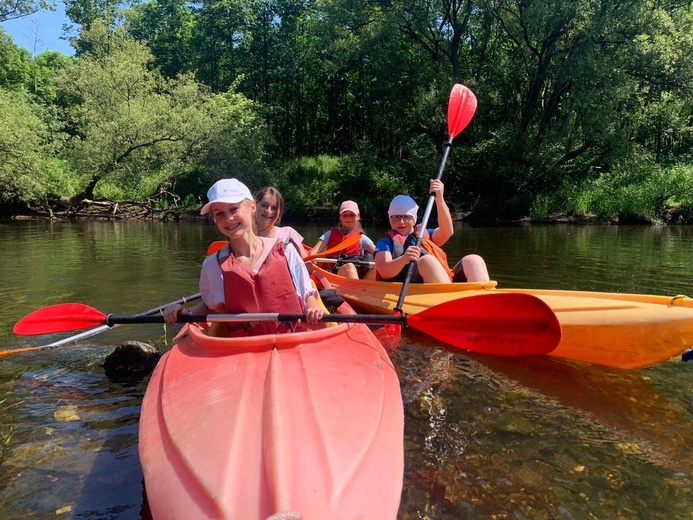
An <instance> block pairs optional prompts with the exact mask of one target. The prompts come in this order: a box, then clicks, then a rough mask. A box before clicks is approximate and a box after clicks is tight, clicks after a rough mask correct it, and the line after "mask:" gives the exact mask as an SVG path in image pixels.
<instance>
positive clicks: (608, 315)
mask: <svg viewBox="0 0 693 520" xmlns="http://www.w3.org/2000/svg"><path fill="white" fill-rule="evenodd" d="M315 270H316V271H317V273H318V275H322V276H324V277H325V278H326V279H327V280H328V281H329V283H330V285H331V286H332V288H334V289H335V290H336V291H337V292H338V293H339V294H340V295H341V296H342V298H344V299H345V300H346V301H347V302H349V303H350V304H351V305H352V306H353V307H354V308H355V309H357V310H358V311H360V312H367V313H371V314H377V313H383V314H390V313H392V312H393V309H394V307H395V305H396V304H397V299H398V297H399V293H400V290H401V288H402V284H401V283H393V282H375V281H366V280H350V279H347V278H343V277H341V276H337V275H335V274H332V273H329V272H327V271H324V270H322V269H319V268H316V269H315ZM496 292H505V293H509V292H521V293H527V294H532V295H534V296H537V297H539V298H541V299H542V300H544V301H545V302H546V303H547V304H548V305H549V307H551V309H552V310H553V311H554V312H555V313H556V316H557V317H558V321H559V322H560V324H561V328H562V330H563V336H562V339H561V342H560V344H559V345H558V347H557V348H556V349H555V350H554V351H553V352H551V353H550V354H549V355H550V356H557V357H561V358H566V359H573V360H577V361H584V362H587V363H593V364H597V365H605V366H611V367H617V368H624V369H638V368H644V367H648V366H651V365H655V364H657V363H661V362H663V361H667V360H668V359H670V358H671V357H673V356H677V355H680V354H681V353H682V352H684V351H685V350H686V349H687V348H689V347H691V346H692V345H693V300H692V299H690V298H688V297H685V296H674V297H670V296H654V295H640V294H619V293H598V292H586V291H558V290H538V289H499V288H498V287H497V283H496V282H495V281H491V282H486V283H455V284H410V285H409V289H408V290H407V295H406V298H405V302H404V306H403V311H404V312H406V313H409V314H411V313H417V312H420V311H422V310H425V309H427V308H429V307H431V306H434V305H437V304H440V303H443V302H447V301H450V300H454V299H457V298H464V297H466V296H472V295H478V294H490V293H496Z"/></svg>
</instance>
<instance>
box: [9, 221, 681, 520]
mask: <svg viewBox="0 0 693 520" xmlns="http://www.w3.org/2000/svg"><path fill="white" fill-rule="evenodd" d="M456 226H457V228H456V234H455V237H453V239H452V241H451V243H450V244H449V245H448V246H447V247H446V249H447V250H448V253H449V257H450V258H451V259H452V260H457V258H459V257H460V256H461V255H462V254H463V253H469V252H477V253H480V254H482V255H483V256H484V257H485V258H486V260H487V263H488V266H489V271H490V272H491V276H492V278H493V279H495V280H498V283H499V286H501V287H525V288H550V289H575V290H594V291H613V292H633V293H651V294H664V295H675V294H688V295H693V277H691V274H690V266H691V258H692V257H693V228H690V227H678V226H668V227H634V226H633V227H623V226H579V227H578V226H570V225H556V226H521V227H490V228H481V227H469V226H466V225H462V224H459V223H457V224H456ZM296 227H297V229H298V230H299V231H300V232H301V233H302V234H303V235H304V237H306V242H307V243H308V244H311V245H312V244H313V243H315V242H316V241H317V238H318V236H319V235H320V234H321V232H322V231H324V229H325V228H326V226H325V225H320V226H305V225H304V226H296ZM376 235H377V233H371V236H376ZM219 238H220V237H219V236H218V235H217V234H216V232H215V230H214V228H213V226H212V225H211V224H209V223H199V222H194V223H158V222H157V223H151V222H49V221H28V222H8V221H4V222H0V280H2V281H1V282H0V296H1V299H2V303H3V305H2V306H1V307H0V349H3V350H6V349H13V348H19V347H23V346H29V345H45V344H47V343H50V342H52V341H56V340H58V339H61V338H63V337H66V336H68V335H69V334H62V335H57V334H56V335H49V336H42V337H36V338H21V337H18V336H15V335H13V334H12V326H13V324H14V323H15V322H16V321H17V320H18V319H19V318H21V317H22V316H24V315H26V314H28V313H29V312H31V311H33V310H35V309H37V308H40V307H43V306H46V305H50V304H55V303H64V302H81V303H85V304H88V305H91V306H92V307H95V308H97V309H99V310H101V311H103V312H105V313H109V312H112V313H114V314H119V315H125V314H135V313H138V312H142V311H145V310H148V309H151V308H153V307H157V306H158V305H161V304H163V303H166V302H169V301H173V300H176V299H178V298H180V297H182V296H187V295H191V294H194V293H196V292H197V276H198V273H199V265H200V262H201V260H202V258H203V256H204V252H205V250H206V247H207V245H208V244H209V243H210V242H211V241H213V240H218V239H219ZM174 332H175V331H171V330H165V329H164V328H163V327H162V326H159V325H130V326H122V327H118V328H115V329H112V330H109V331H107V332H105V333H103V334H100V335H98V336H94V337H92V338H89V339H85V340H83V341H81V342H78V343H76V344H72V345H67V346H62V347H59V348H55V349H51V350H43V351H39V352H26V353H21V354H15V355H12V356H7V357H2V358H0V464H1V465H0V482H2V485H1V487H0V518H3V519H15V518H16V519H23V518H41V519H42V518H46V519H47V518H61V519H63V518H64V519H93V520H97V519H99V520H101V519H134V520H135V519H137V520H138V519H141V518H146V514H145V513H143V510H142V509H143V488H142V473H141V469H140V466H139V462H138V459H137V421H138V417H139V407H140V403H141V399H142V396H143V394H144V391H145V389H146V384H147V381H146V380H144V381H142V382H139V383H131V384H123V383H115V382H111V381H110V380H109V379H108V378H106V377H105V375H104V373H103V369H102V367H101V363H102V362H103V360H104V358H105V357H106V356H107V355H108V354H109V353H110V352H111V351H113V349H114V348H115V347H116V346H117V345H120V344H121V343H123V342H124V341H129V340H139V341H148V342H152V343H157V344H163V341H164V338H168V339H170V338H171V337H172V335H173V333H174ZM391 357H392V360H393V362H394V364H395V366H396V368H397V371H398V374H399V375H400V381H401V387H402V394H403V396H404V404H405V415H406V422H405V482H404V491H403V495H402V503H401V507H400V513H399V516H398V518H400V519H460V518H464V519H481V518H494V519H503V518H512V519H595V518H596V519H608V520H610V519H616V518H619V519H660V518H661V519H667V520H669V519H692V518H693V486H692V485H691V484H692V482H693V395H692V393H691V388H692V383H693V362H689V363H683V362H682V361H681V358H680V357H678V358H674V359H672V360H670V361H669V362H666V363H662V364H660V365H658V366H655V367H651V368H647V369H643V370H640V371H621V370H615V369H607V368H603V367H596V366H591V365H586V364H581V363H575V362H568V361H561V360H559V359H553V358H534V359H528V358H522V359H521V358H508V359H498V358H487V357H483V356H475V355H472V354H470V355H465V354H462V353H452V352H450V351H448V350H445V349H443V348H441V346H440V344H439V343H437V342H436V341H435V340H431V339H429V338H427V337H425V336H423V335H420V334H415V333H412V332H410V331H408V332H407V334H406V336H405V338H404V340H403V344H402V345H401V347H400V348H399V349H398V350H396V351H395V352H393V353H392V354H391ZM193 520H194V519H193ZM308 520H312V519H308Z"/></svg>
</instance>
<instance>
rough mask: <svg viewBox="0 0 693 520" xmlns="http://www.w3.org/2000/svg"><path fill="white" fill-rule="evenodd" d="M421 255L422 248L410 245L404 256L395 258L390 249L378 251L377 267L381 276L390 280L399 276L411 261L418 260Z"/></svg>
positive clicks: (376, 257) (376, 255) (376, 256)
mask: <svg viewBox="0 0 693 520" xmlns="http://www.w3.org/2000/svg"><path fill="white" fill-rule="evenodd" d="M420 256H421V248H419V247H416V246H409V247H408V248H407V250H406V251H405V252H404V254H402V256H400V257H397V258H394V259H393V258H392V254H391V253H390V252H389V251H378V252H377V253H376V254H375V268H376V269H377V270H378V274H379V275H380V276H381V277H383V278H385V279H386V280H389V279H390V278H394V277H395V276H397V275H398V274H399V273H400V272H401V271H402V269H404V268H405V267H406V266H407V264H408V263H409V262H412V261H414V262H416V261H418V260H419V257H420Z"/></svg>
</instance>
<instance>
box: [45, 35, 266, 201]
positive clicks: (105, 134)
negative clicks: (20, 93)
mask: <svg viewBox="0 0 693 520" xmlns="http://www.w3.org/2000/svg"><path fill="white" fill-rule="evenodd" d="M95 29H97V30H94V29H92V31H86V32H84V33H83V34H82V38H83V39H84V41H85V42H87V43H88V44H89V47H90V48H91V49H93V50H92V52H90V53H88V54H85V55H84V56H82V58H81V59H80V60H79V61H78V62H76V63H75V65H74V66H72V67H70V68H69V69H66V70H65V71H64V72H63V73H62V74H61V76H60V77H59V79H58V83H59V86H60V89H61V90H62V92H63V93H65V94H66V95H69V96H72V97H73V98H74V99H76V100H77V103H76V104H75V105H74V106H73V107H72V108H71V109H70V110H69V115H70V118H71V122H72V124H73V125H74V127H75V128H76V129H78V131H79V138H78V139H75V140H74V143H73V145H72V152H71V155H70V157H71V160H72V161H73V162H74V165H75V168H76V170H77V172H78V174H79V175H80V177H81V179H82V186H83V189H82V193H81V194H80V197H84V198H92V197H94V195H95V194H97V193H100V194H101V195H103V196H108V197H110V198H124V197H127V198H140V199H142V198H145V197H149V196H151V195H153V194H156V193H159V192H162V191H167V190H168V188H169V187H170V186H171V185H172V183H173V182H174V181H175V180H176V179H177V178H179V177H183V176H186V175H188V176H189V175H194V176H204V175H205V174H206V172H209V171H210V170H211V171H212V172H213V173H214V168H220V167H221V168H227V167H229V168H230V166H229V165H230V164H231V163H233V164H235V165H249V164H259V163H260V162H261V161H262V153H263V149H262V147H261V144H262V143H264V141H263V140H261V139H260V140H259V142H258V143H256V142H255V141H256V139H257V137H258V136H257V135H255V133H254V131H255V129H256V127H257V125H256V123H255V121H254V113H253V109H252V107H251V106H249V105H248V104H247V103H246V101H245V99H244V98H243V97H242V96H239V95H233V94H229V95H227V96H221V97H219V96H217V97H213V96H211V95H210V93H209V92H207V91H206V89H204V87H203V86H201V85H200V84H199V83H197V82H196V81H195V80H194V78H193V77H192V76H191V75H182V76H179V77H176V78H172V79H167V78H164V77H163V75H162V74H161V73H160V72H159V70H158V69H156V68H155V67H153V66H152V64H153V56H152V55H151V53H150V52H149V50H148V49H147V47H146V46H144V45H143V44H141V43H139V42H137V41H135V40H133V39H131V38H124V37H121V36H119V35H117V34H110V35H106V40H105V41H104V40H103V38H104V33H103V32H102V31H100V30H98V28H96V27H95ZM215 154H217V156H216V157H219V155H218V154H221V156H220V158H219V161H217V160H216V159H214V160H211V159H210V156H212V157H215Z"/></svg>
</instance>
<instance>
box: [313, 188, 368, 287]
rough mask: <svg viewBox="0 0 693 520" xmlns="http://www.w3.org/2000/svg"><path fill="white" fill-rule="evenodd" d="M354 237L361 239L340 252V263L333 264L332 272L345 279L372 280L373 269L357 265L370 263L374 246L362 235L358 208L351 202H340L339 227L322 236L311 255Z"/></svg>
mask: <svg viewBox="0 0 693 520" xmlns="http://www.w3.org/2000/svg"><path fill="white" fill-rule="evenodd" d="M355 235H358V236H360V237H361V239H360V240H359V241H358V242H357V243H355V244H354V245H352V246H350V247H347V248H346V249H345V250H344V251H342V253H343V254H341V255H339V258H340V260H341V261H340V262H338V263H337V264H335V266H334V268H332V270H333V272H335V273H337V274H338V275H340V276H344V277H345V278H352V279H355V280H356V279H358V278H364V279H366V280H368V279H370V280H374V279H375V269H372V268H371V267H370V266H369V265H367V264H366V265H362V264H361V265H359V263H360V262H363V263H366V262H370V261H371V259H372V258H373V253H374V252H375V244H373V241H372V240H371V239H370V238H368V237H367V236H366V235H365V234H364V233H363V228H362V227H361V215H360V212H359V206H358V204H356V203H355V202H354V201H353V200H346V201H344V202H342V205H341V206H340V207H339V225H338V226H336V227H333V228H331V229H329V230H328V231H326V232H325V233H323V234H322V236H321V237H320V239H319V240H318V243H317V244H315V246H314V247H313V253H315V254H318V253H320V252H321V251H324V250H326V249H331V248H333V247H335V246H337V245H339V244H341V243H342V242H344V241H345V240H346V239H348V238H349V237H351V236H355ZM354 262H356V263H354Z"/></svg>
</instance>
